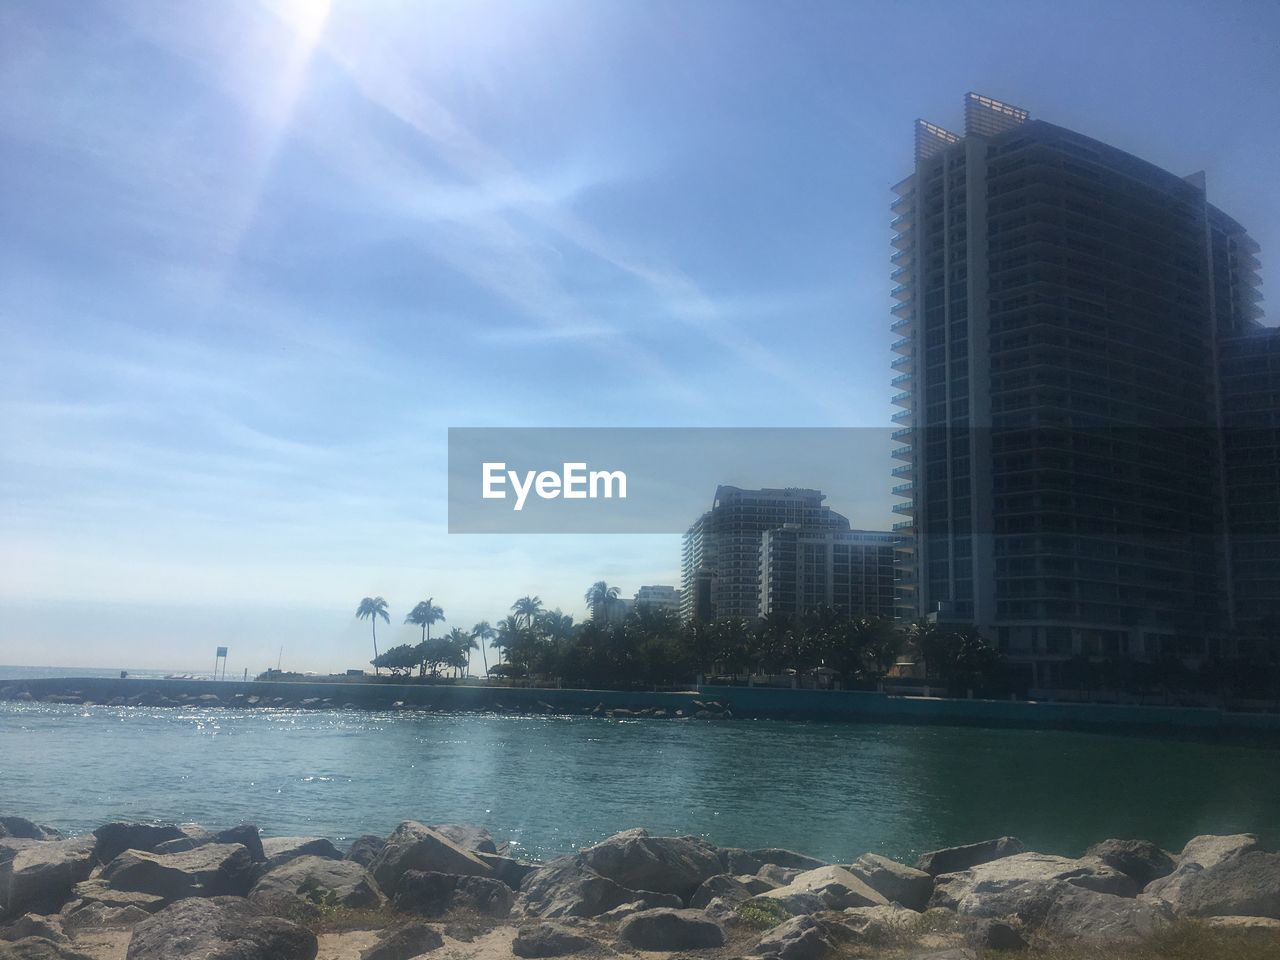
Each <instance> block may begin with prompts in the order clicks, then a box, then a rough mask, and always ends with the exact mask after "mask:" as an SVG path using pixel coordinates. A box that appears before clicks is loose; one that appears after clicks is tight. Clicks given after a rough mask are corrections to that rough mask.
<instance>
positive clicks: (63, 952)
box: [0, 937, 94, 960]
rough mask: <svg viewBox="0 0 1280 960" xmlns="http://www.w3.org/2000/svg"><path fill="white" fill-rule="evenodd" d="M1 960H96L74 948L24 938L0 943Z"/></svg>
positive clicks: (49, 941)
mask: <svg viewBox="0 0 1280 960" xmlns="http://www.w3.org/2000/svg"><path fill="white" fill-rule="evenodd" d="M0 960H94V958H93V957H90V956H89V955H87V954H84V953H81V952H80V951H78V950H75V949H73V948H72V947H70V946H68V945H66V944H63V943H55V942H54V941H52V940H46V939H45V938H44V937H24V938H23V939H21V940H14V941H13V942H12V943H5V942H0Z"/></svg>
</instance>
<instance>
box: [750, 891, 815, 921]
mask: <svg viewBox="0 0 1280 960" xmlns="http://www.w3.org/2000/svg"><path fill="white" fill-rule="evenodd" d="M746 902H747V903H755V904H757V905H758V906H763V907H765V908H766V909H769V910H770V911H771V912H772V911H773V910H777V909H778V908H779V907H781V908H782V909H783V910H785V911H786V912H787V913H788V914H790V915H791V916H793V917H802V916H807V915H809V914H811V913H821V912H822V911H824V910H827V909H829V905H828V904H827V902H826V901H825V900H823V899H822V897H821V896H819V895H818V894H817V893H814V892H813V891H811V890H795V889H793V888H791V887H790V886H787V887H778V888H777V889H776V890H770V891H769V892H768V893H767V894H760V895H758V896H755V897H752V898H751V899H750V900H748V901H746Z"/></svg>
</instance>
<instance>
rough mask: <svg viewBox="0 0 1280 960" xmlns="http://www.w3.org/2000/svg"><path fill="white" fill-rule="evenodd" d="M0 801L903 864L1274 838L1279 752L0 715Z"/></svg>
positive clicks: (545, 843)
mask: <svg viewBox="0 0 1280 960" xmlns="http://www.w3.org/2000/svg"><path fill="white" fill-rule="evenodd" d="M0 758H3V759H2V760H0V810H2V812H4V813H13V814H18V815H22V816H28V817H31V818H33V819H36V820H40V821H43V822H48V823H51V824H53V825H54V826H58V827H61V828H63V829H65V830H68V831H72V832H76V831H85V830H89V829H92V828H93V827H95V826H97V825H98V824H100V823H103V822H105V821H108V820H111V819H118V818H125V819H142V818H152V817H154V818H160V819H165V820H179V821H181V820H194V821H199V822H201V823H204V824H206V825H208V826H212V827H221V826H226V825H230V824H233V823H237V822H240V821H244V820H248V821H253V822H255V823H257V824H259V825H260V826H261V827H262V829H263V831H264V833H266V834H269V835H276V836H281V835H291V834H318V835H324V836H330V837H333V838H335V839H344V838H345V839H349V838H353V837H355V836H357V835H359V834H361V833H379V834H384V833H387V832H389V831H390V830H391V829H392V828H393V827H394V826H395V824H396V823H398V822H399V821H400V820H403V819H417V820H423V821H426V822H435V823H441V822H450V821H452V822H468V823H477V824H480V825H483V826H486V827H488V828H489V829H490V830H491V831H492V832H493V834H494V835H495V836H497V837H500V838H509V839H511V840H512V841H513V846H515V847H516V848H517V849H518V850H519V852H520V853H521V855H524V856H530V857H538V858H545V857H549V856H554V855H557V854H561V853H565V852H568V851H571V850H573V849H575V848H577V847H580V846H583V845H586V844H589V843H592V842H594V841H596V840H599V839H600V838H602V837H605V836H607V835H609V834H610V833H613V832H615V831H617V830H622V829H626V828H628V827H633V826H644V827H647V828H649V829H651V830H653V831H655V832H660V833H675V834H697V835H700V836H705V837H707V838H708V839H710V840H712V841H714V842H716V843H719V844H722V845H727V846H744V847H752V846H785V847H790V848H792V849H795V850H800V851H803V852H805V853H810V854H813V855H815V856H820V857H822V858H824V859H829V860H845V861H847V860H849V859H851V858H853V857H855V856H857V855H858V854H860V853H862V852H863V851H866V850H875V851H878V852H882V853H886V854H888V855H891V856H895V857H911V856H913V855H915V854H917V853H919V852H921V851H923V850H926V849H930V848H932V847H937V846H942V845H946V844H951V843H961V842H966V841H971V840H977V839H982V838H985V837H989V836H996V835H1001V834H1014V835H1017V836H1020V837H1021V838H1022V839H1023V840H1025V841H1026V842H1027V843H1028V844H1030V845H1031V846H1033V847H1034V848H1037V849H1042V850H1045V851H1048V852H1055V853H1065V854H1078V853H1080V852H1081V851H1082V850H1083V849H1084V847H1085V846H1087V845H1088V844H1090V843H1092V842H1094V841H1096V840H1101V839H1103V838H1106V837H1112V836H1119V837H1145V838H1148V839H1151V840H1154V841H1156V842H1158V843H1161V844H1163V845H1165V846H1168V847H1180V846H1181V845H1182V844H1183V843H1184V842H1185V841H1186V840H1187V839H1188V838H1189V837H1191V836H1193V835H1195V834H1197V833H1208V832H1215V833H1231V832H1237V831H1243V830H1248V831H1252V832H1257V833H1261V834H1263V835H1264V836H1267V837H1269V838H1270V839H1271V840H1272V841H1273V842H1274V841H1277V840H1280V763H1278V762H1277V760H1278V759H1280V754H1278V753H1276V752H1275V751H1271V750H1265V749H1255V748H1246V747H1224V746H1222V745H1210V744H1201V743H1185V742H1175V741H1163V740H1153V739H1141V738H1125V737H1107V736H1101V735H1095V734H1082V733H1064V732H1056V731H1025V730H980V729H967V728H944V727H907V726H881V725H873V724H863V725H854V724H848V725H842V724H823V723H784V722H772V721H729V722H716V721H700V722H675V721H612V720H607V719H598V718H586V717H512V716H497V715H476V714H461V715H439V714H437V715H401V714H394V713H360V712H356V711H298V710H258V711H234V710H224V709H218V708H209V709H192V708H181V709H164V708H158V707H157V708H138V707H133V708H129V707H105V706H95V707H88V708H86V707H79V706H77V707H69V706H58V705H51V704H14V703H4V704H0Z"/></svg>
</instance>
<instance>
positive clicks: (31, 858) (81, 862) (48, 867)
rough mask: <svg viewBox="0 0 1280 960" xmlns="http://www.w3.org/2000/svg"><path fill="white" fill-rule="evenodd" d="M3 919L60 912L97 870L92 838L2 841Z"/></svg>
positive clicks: (0, 908) (0, 897)
mask: <svg viewBox="0 0 1280 960" xmlns="http://www.w3.org/2000/svg"><path fill="white" fill-rule="evenodd" d="M0 845H2V846H3V852H2V854H0V918H3V917H6V916H7V917H17V916H20V915H22V914H24V913H27V912H34V913H56V912H57V911H58V910H59V909H60V908H61V907H62V905H63V904H64V903H66V902H67V900H69V899H70V898H71V892H72V890H73V889H74V888H75V885H76V884H77V883H79V882H80V881H81V880H84V879H86V878H87V877H88V876H89V873H90V871H92V869H93V847H94V840H93V838H92V837H77V838H74V839H71V840H24V839H18V840H13V839H6V840H3V841H0Z"/></svg>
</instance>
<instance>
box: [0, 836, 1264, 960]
mask: <svg viewBox="0 0 1280 960" xmlns="http://www.w3.org/2000/svg"><path fill="white" fill-rule="evenodd" d="M509 853H510V850H509V849H508V848H507V846H506V844H504V843H502V842H501V841H498V840H495V839H494V837H493V836H491V835H490V834H489V832H488V831H486V830H484V829H483V828H479V827H474V826H469V825H465V824H436V825H434V826H428V825H426V824H424V823H421V822H418V821H412V820H410V821H404V822H402V823H401V824H400V825H399V826H398V827H397V828H396V829H395V830H394V831H393V832H392V833H391V834H390V835H388V836H385V837H382V836H374V835H366V836H360V837H358V838H357V839H356V840H354V841H353V842H352V843H351V844H350V845H349V846H347V847H346V849H345V850H344V849H339V848H338V847H337V846H335V845H334V843H333V842H332V841H331V840H329V839H327V838H324V837H315V836H309V837H262V836H261V835H260V833H259V831H258V828H257V827H256V826H254V825H252V824H248V823H241V824H237V825H235V826H231V827H227V828H225V829H222V830H216V829H214V828H208V829H206V828H205V827H203V826H201V825H199V824H192V823H188V824H175V823H158V822H113V823H108V824H103V825H101V826H99V827H98V828H97V829H95V830H94V831H93V832H92V833H91V834H87V835H85V836H81V837H71V838H67V837H63V836H62V835H61V834H59V833H58V832H57V831H56V830H53V829H51V828H48V827H44V826H41V825H39V824H37V823H34V822H32V821H29V820H25V819H22V818H20V817H13V816H6V817H0V960H10V958H28V957H42V958H57V960H62V958H65V960H83V958H88V960H171V958H173V957H176V956H188V955H192V956H194V955H199V956H205V955H218V956H223V955H228V956H229V955H231V954H232V953H233V952H234V955H235V956H236V957H238V958H241V960H408V958H411V957H419V956H423V955H437V954H436V953H435V952H436V951H439V954H438V956H440V957H441V958H442V960H444V958H447V957H449V956H455V957H462V956H465V957H475V958H477V960H511V958H514V957H521V958H545V957H559V956H572V955H585V956H588V957H601V956H615V957H635V958H637V960H640V958H641V957H649V958H656V957H657V956H662V957H677V956H688V955H690V954H693V955H697V956H704V957H707V958H708V960H730V958H736V957H754V958H759V960H842V958H847V957H851V956H857V957H859V958H866V960H943V958H944V957H945V958H947V960H976V958H979V957H981V956H983V955H984V954H985V953H986V952H987V951H989V950H991V951H1013V950H1017V951H1020V952H1023V954H1024V955H1025V956H1027V957H1037V956H1046V957H1053V958H1075V957H1079V958H1081V960H1092V958H1096V957H1099V956H1106V957H1108V958H1112V957H1115V958H1121V957H1127V956H1130V954H1129V953H1128V951H1130V950H1133V951H1135V952H1134V953H1133V954H1132V956H1134V958H1135V960H1137V958H1140V957H1150V956H1161V957H1164V956H1166V955H1168V956H1178V957H1182V956H1188V957H1189V956H1194V957H1196V958H1197V960H1210V958H1214V960H1216V958H1219V957H1220V958H1223V960H1225V958H1227V957H1231V958H1233V960H1238V958H1252V957H1254V956H1256V957H1259V958H1261V957H1264V956H1271V955H1275V954H1274V953H1272V952H1271V951H1274V950H1280V854H1278V853H1271V852H1268V851H1266V850H1264V849H1263V848H1262V846H1261V844H1260V843H1259V842H1258V840H1257V837H1256V836H1254V835H1252V834H1237V835H1232V836H1199V837H1193V838H1191V839H1189V840H1188V841H1187V843H1186V844H1185V846H1183V848H1182V849H1181V851H1180V852H1177V853H1173V852H1169V851H1166V850H1162V849H1161V848H1159V847H1158V846H1156V845H1155V844H1152V843H1149V842H1147V841H1144V840H1123V839H1110V840H1102V841H1099V842H1097V843H1094V844H1093V845H1092V846H1090V847H1089V849H1088V850H1087V851H1086V852H1085V853H1084V855H1083V856H1081V857H1079V858H1068V857H1061V856H1054V855H1050V854H1043V853H1038V852H1035V851H1031V850H1027V849H1026V848H1025V846H1024V845H1023V844H1022V842H1021V841H1019V840H1018V839H1017V838H1015V837H1009V836H1005V837H996V838H991V839H987V840H982V841H979V842H976V843H969V844H964V845H961V846H955V847H947V848H942V849H938V850H933V851H930V852H928V853H925V854H923V855H922V856H921V857H920V858H919V859H918V860H916V861H915V863H914V865H909V864H906V863H898V862H895V861H893V860H890V859H888V858H886V857H882V856H878V855H876V854H870V853H864V854H861V855H857V854H856V852H855V851H849V852H848V854H847V857H848V859H842V860H840V861H839V862H836V863H828V862H825V861H822V860H818V859H816V858H814V857H810V856H806V855H804V854H800V853H796V852H794V851H791V850H787V849H782V848H776V847H764V848H757V849H740V848H734V847H719V846H715V845H713V844H711V843H709V842H707V841H705V840H701V839H699V838H696V837H659V836H653V835H651V834H650V833H648V832H647V831H645V830H643V829H631V830H626V831H623V832H621V833H618V834H615V835H613V836H611V837H608V838H606V839H605V840H602V841H600V842H599V843H596V844H594V845H591V846H589V847H585V848H582V849H580V850H578V851H577V852H576V853H574V854H570V855H567V856H561V857H558V858H555V859H552V860H548V861H543V862H529V861H524V860H520V859H517V858H515V857H512V856H509ZM1152 949H1155V950H1157V951H1161V950H1164V949H1169V950H1171V951H1172V952H1170V953H1169V954H1166V953H1164V952H1156V953H1154V954H1153V953H1151V952H1149V951H1150V950H1152ZM1188 950H1190V951H1191V952H1189V953H1188V952H1187V951H1188ZM1099 951H1102V952H1099Z"/></svg>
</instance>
